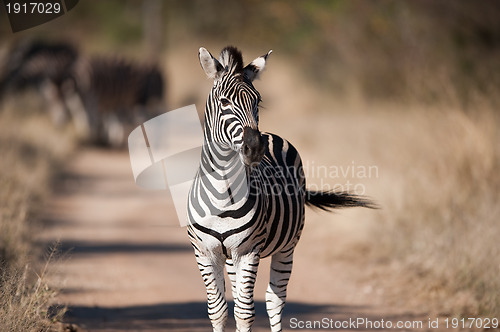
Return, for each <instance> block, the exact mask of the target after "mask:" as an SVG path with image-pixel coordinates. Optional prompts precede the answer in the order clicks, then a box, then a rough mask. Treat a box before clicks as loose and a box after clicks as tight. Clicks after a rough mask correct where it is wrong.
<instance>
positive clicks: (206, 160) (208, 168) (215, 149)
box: [199, 142, 248, 208]
mask: <svg viewBox="0 0 500 332" xmlns="http://www.w3.org/2000/svg"><path fill="white" fill-rule="evenodd" d="M199 175H200V176H202V177H205V180H204V181H202V186H203V187H204V189H205V192H207V193H208V194H209V196H210V197H211V198H210V200H211V201H212V203H213V204H214V205H215V206H217V207H219V208H225V207H230V206H233V205H235V204H243V203H244V201H246V198H247V197H248V181H247V178H248V174H247V170H246V168H245V166H244V165H243V162H242V161H241V160H240V157H239V155H238V153H237V152H236V151H234V150H232V149H231V148H229V147H226V146H223V145H220V144H217V143H213V142H212V143H209V142H205V144H204V145H203V149H202V155H201V163H200V174H199ZM207 180H208V181H207Z"/></svg>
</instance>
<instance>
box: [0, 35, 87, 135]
mask: <svg viewBox="0 0 500 332" xmlns="http://www.w3.org/2000/svg"><path fill="white" fill-rule="evenodd" d="M79 58H80V55H79V52H78V50H77V49H76V48H75V47H74V46H73V45H71V44H69V43H65V42H53V43H47V42H44V41H41V40H30V39H28V40H22V41H20V42H18V43H14V44H13V45H11V47H10V51H9V52H8V55H7V58H6V60H5V61H4V63H3V66H2V67H3V68H2V70H1V75H0V100H2V99H5V97H6V95H7V94H14V93H19V92H22V91H25V90H28V89H30V88H35V89H36V90H37V91H38V92H39V93H40V94H41V96H42V97H43V99H44V100H45V102H46V106H47V107H48V111H49V113H50V115H51V117H52V120H53V122H54V123H55V124H56V125H58V126H60V125H63V124H65V123H66V122H67V121H68V120H69V119H70V114H72V115H73V117H74V122H75V127H76V128H77V131H78V132H79V133H81V134H82V135H86V134H87V132H88V129H89V128H88V119H87V116H86V114H84V112H82V110H81V109H77V108H72V107H71V106H73V105H74V103H72V100H73V97H74V95H75V93H77V92H76V90H77V83H78V81H80V78H79V65H80V62H79ZM78 112H79V113H78Z"/></svg>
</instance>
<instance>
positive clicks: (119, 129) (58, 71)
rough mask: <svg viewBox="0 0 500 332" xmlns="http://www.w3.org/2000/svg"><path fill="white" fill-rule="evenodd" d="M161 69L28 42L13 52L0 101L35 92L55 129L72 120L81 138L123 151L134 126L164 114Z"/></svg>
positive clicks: (4, 73) (1, 85)
mask: <svg viewBox="0 0 500 332" xmlns="http://www.w3.org/2000/svg"><path fill="white" fill-rule="evenodd" d="M164 86H165V79H164V78H163V74H162V72H161V70H160V68H159V66H158V65H156V64H154V63H146V64H142V63H137V62H133V61H129V60H126V59H124V58H123V57H118V56H116V57H109V56H108V57H103V56H91V57H87V56H85V55H82V54H81V53H80V52H79V51H78V49H77V48H76V47H75V46H73V45H71V44H70V43H67V42H63V41H60V42H47V41H43V40H34V41H33V40H24V41H22V42H20V43H18V44H15V45H13V46H12V47H11V51H10V52H9V54H8V56H7V61H5V63H4V65H3V70H2V72H1V75H0V99H2V97H5V96H6V95H7V94H9V93H13V92H20V91H24V90H27V89H29V88H35V89H36V90H37V91H39V92H40V94H41V95H42V96H43V97H44V99H45V101H46V102H47V105H48V107H49V111H50V114H51V116H52V118H53V121H54V123H55V124H56V125H63V124H65V123H67V122H68V120H72V121H73V123H74V125H75V128H76V130H77V133H78V134H79V136H80V137H81V138H85V139H88V140H90V141H92V142H94V143H98V144H101V145H109V146H112V147H122V146H123V145H124V144H125V142H126V138H127V135H128V134H129V133H130V131H131V130H132V129H133V128H135V126H137V125H139V124H140V123H142V122H144V121H145V120H147V119H148V118H151V117H153V116H155V115H158V114H160V112H161V111H163V108H164V105H163V104H164V99H165V98H164Z"/></svg>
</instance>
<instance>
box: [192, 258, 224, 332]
mask: <svg viewBox="0 0 500 332" xmlns="http://www.w3.org/2000/svg"><path fill="white" fill-rule="evenodd" d="M196 261H197V262H198V268H199V269H200V272H201V276H202V278H203V281H204V282H205V287H206V288H207V299H208V317H209V318H210V320H211V322H212V326H213V331H214V332H223V331H224V328H225V326H226V321H227V315H228V313H227V311H228V310H227V302H226V297H225V286H224V259H223V258H221V259H216V260H215V261H214V260H213V259H209V258H208V257H202V256H199V255H197V257H196Z"/></svg>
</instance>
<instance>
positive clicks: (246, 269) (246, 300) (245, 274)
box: [234, 253, 260, 332]
mask: <svg viewBox="0 0 500 332" xmlns="http://www.w3.org/2000/svg"><path fill="white" fill-rule="evenodd" d="M259 260H260V257H259V256H258V255H257V254H253V253H252V254H249V255H245V256H243V257H240V258H238V259H235V260H234V265H235V268H236V296H235V298H234V318H235V320H236V331H237V332H247V331H251V329H252V324H253V322H254V320H255V305H254V301H253V289H254V286H255V280H256V278H257V269H258V267H259Z"/></svg>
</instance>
